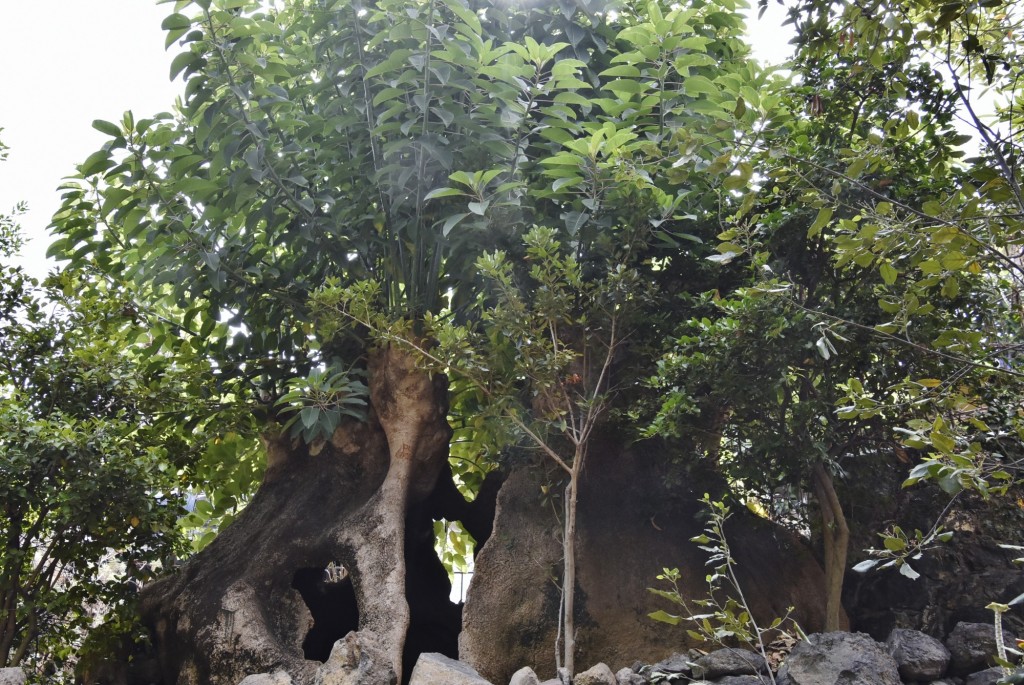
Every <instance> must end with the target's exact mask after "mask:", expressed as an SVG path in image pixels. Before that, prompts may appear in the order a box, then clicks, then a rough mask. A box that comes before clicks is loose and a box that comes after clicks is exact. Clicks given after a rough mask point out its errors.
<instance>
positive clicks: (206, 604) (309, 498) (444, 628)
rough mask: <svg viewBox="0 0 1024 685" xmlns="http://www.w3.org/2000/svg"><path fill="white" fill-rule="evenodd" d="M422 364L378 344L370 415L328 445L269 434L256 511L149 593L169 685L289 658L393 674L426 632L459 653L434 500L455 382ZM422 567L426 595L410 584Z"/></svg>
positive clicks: (241, 672)
mask: <svg viewBox="0 0 1024 685" xmlns="http://www.w3.org/2000/svg"><path fill="white" fill-rule="evenodd" d="M413 362H414V359H413V357H412V356H411V355H409V354H407V353H404V352H403V351H402V350H397V349H395V348H383V349H381V350H379V351H377V352H376V353H374V354H373V355H372V357H371V364H370V379H369V386H370V404H371V411H370V418H369V420H368V422H366V423H355V422H353V423H349V424H347V425H344V426H342V427H341V428H339V429H338V431H336V433H335V435H334V437H333V439H332V440H331V441H330V442H329V443H328V444H327V445H325V446H324V448H323V450H322V451H320V452H319V453H318V454H315V455H314V454H310V453H309V450H308V449H306V448H305V446H303V445H299V444H297V443H295V442H293V441H292V440H291V439H289V438H286V437H269V438H268V439H267V455H268V468H267V472H266V475H265V478H264V482H263V484H262V485H261V487H260V489H259V491H258V492H257V494H256V496H255V497H254V499H253V501H252V502H251V503H250V504H249V506H248V507H247V508H246V510H245V511H244V512H242V514H241V515H240V516H239V518H238V519H237V520H236V521H235V522H234V523H233V524H232V525H230V526H229V527H228V528H227V529H226V530H225V531H223V532H222V533H221V534H220V535H219V536H218V537H217V538H216V539H215V540H214V541H213V542H212V543H211V544H210V545H209V546H208V547H207V548H206V549H205V550H203V551H202V552H201V553H200V554H198V555H196V556H195V557H194V558H192V559H190V560H189V562H188V563H187V564H186V565H185V566H184V567H183V568H182V569H181V570H179V571H178V572H177V573H175V574H174V575H172V576H170V577H167V578H165V579H163V580H161V581H159V582H157V583H154V584H153V585H151V586H149V587H147V588H146V589H145V590H144V591H143V593H142V595H141V597H140V609H141V613H142V616H143V620H144V621H145V623H146V624H147V625H149V626H150V627H151V629H152V632H153V637H154V645H155V648H156V652H157V654H158V656H159V659H160V672H161V677H162V680H163V682H164V683H165V685H200V684H201V685H236V684H237V683H238V682H239V681H240V680H241V679H242V678H243V677H244V676H245V675H247V674H251V673H259V672H269V671H274V670H279V669H283V670H285V671H287V672H288V673H289V674H291V676H292V679H293V682H295V683H296V685H303V684H307V683H310V684H311V683H313V682H314V680H315V679H317V678H319V677H321V676H318V675H317V673H318V671H322V670H323V668H328V667H330V668H334V669H337V668H342V669H345V670H348V671H352V672H353V673H352V674H350V675H349V676H347V677H348V678H349V679H348V680H346V681H345V682H350V683H358V684H360V685H386V684H387V683H395V682H397V681H398V680H399V679H400V678H401V677H402V674H403V669H404V670H405V671H408V670H410V669H411V666H412V664H411V663H408V664H405V663H403V650H404V648H405V646H406V643H407V640H408V639H409V636H410V634H411V633H413V632H415V633H417V634H416V636H415V642H416V644H417V645H418V649H421V651H441V652H445V653H448V654H450V655H452V656H454V655H455V651H456V644H457V643H456V640H457V635H458V629H459V611H458V608H457V607H455V606H454V605H452V604H451V603H450V602H448V591H449V586H448V580H447V575H446V574H445V573H444V570H443V567H441V565H440V562H439V561H438V559H437V557H436V555H434V553H433V549H432V518H434V517H438V518H439V517H440V516H443V515H445V514H444V513H438V512H437V511H434V510H433V508H432V507H433V505H432V504H431V502H432V500H428V497H429V496H430V495H431V493H433V492H434V490H435V486H436V484H437V482H438V475H439V474H440V473H441V472H442V470H444V469H445V466H446V464H447V456H448V451H447V443H448V439H449V437H450V435H451V430H450V428H449V427H448V425H447V422H446V420H445V415H446V410H447V408H446V403H445V399H446V392H447V387H446V384H445V382H444V379H443V378H431V377H430V376H429V375H428V374H427V373H425V372H423V371H421V370H418V369H417V368H416V367H415V365H414V363H413ZM448 477H449V479H450V472H449V475H448ZM448 485H450V483H449V484H448ZM449 489H450V488H449ZM325 570H327V571H328V572H327V573H326V575H325ZM332 570H333V571H332ZM332 573H333V575H332ZM410 578H412V579H414V580H415V582H414V583H413V589H414V590H415V592H416V593H419V594H420V595H429V596H419V595H414V596H411V595H410V592H411V591H412V590H410V585H409V579H410ZM353 631H357V632H353ZM346 634H350V635H349V637H348V638H346V640H345V642H344V644H343V649H342V648H339V649H340V651H339V654H340V655H341V656H339V657H338V659H332V660H331V662H330V663H327V664H325V665H324V666H323V667H321V662H324V661H327V657H328V655H329V654H330V652H331V648H332V647H333V646H334V643H335V641H337V640H339V639H340V638H342V637H344V636H345V635H346ZM342 652H343V654H342ZM411 657H413V658H414V657H415V654H411ZM409 660H410V661H411V659H409Z"/></svg>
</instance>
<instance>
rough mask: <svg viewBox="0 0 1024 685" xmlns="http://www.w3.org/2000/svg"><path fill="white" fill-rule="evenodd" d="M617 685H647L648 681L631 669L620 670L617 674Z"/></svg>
mask: <svg viewBox="0 0 1024 685" xmlns="http://www.w3.org/2000/svg"><path fill="white" fill-rule="evenodd" d="M615 682H616V685H647V679H646V678H644V677H643V676H642V675H640V674H639V673H637V672H636V671H634V670H633V669H631V668H620V669H619V670H618V671H617V672H616V673H615Z"/></svg>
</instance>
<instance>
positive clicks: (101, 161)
mask: <svg viewBox="0 0 1024 685" xmlns="http://www.w3.org/2000/svg"><path fill="white" fill-rule="evenodd" d="M112 166H114V163H113V162H112V161H111V160H110V153H109V152H108V151H106V150H98V151H96V152H94V153H92V154H91V155H89V156H88V157H86V159H85V161H84V162H82V166H81V169H80V171H81V173H82V175H83V176H92V175H93V174H97V173H99V172H101V171H106V170H107V169H109V168H110V167H112Z"/></svg>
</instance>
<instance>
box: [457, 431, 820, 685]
mask: <svg viewBox="0 0 1024 685" xmlns="http://www.w3.org/2000/svg"><path fill="white" fill-rule="evenodd" d="M648 449H651V450H652V451H651V453H649V454H648V453H644V451H643V449H641V448H639V447H638V448H635V449H633V450H628V451H623V450H621V449H618V448H616V447H614V446H612V445H610V444H608V443H607V442H605V441H602V440H601V438H600V437H597V438H595V441H594V444H593V446H592V449H591V453H590V454H589V455H588V457H587V459H588V461H587V465H586V468H585V469H584V472H583V473H582V474H581V478H580V484H579V511H578V517H577V547H576V559H577V561H576V565H577V588H576V601H575V619H576V627H577V635H576V647H577V653H576V661H577V663H595V662H598V661H604V662H605V663H607V664H608V665H609V666H610V667H611V668H612V669H613V670H617V669H619V668H621V667H623V666H625V665H629V664H631V663H633V662H634V661H636V660H638V659H639V660H641V661H646V662H649V663H653V662H655V661H658V660H660V659H663V658H665V657H667V656H669V655H671V654H672V653H674V652H678V651H680V650H681V649H686V648H687V647H690V646H697V645H695V644H693V641H692V640H691V639H690V638H689V637H688V636H687V635H686V634H685V632H684V631H683V630H682V629H681V628H679V629H673V628H671V627H669V626H666V625H665V624H661V623H656V622H655V621H653V620H651V619H649V618H647V614H648V613H650V612H652V611H655V610H657V609H666V610H669V611H671V610H672V607H671V606H669V605H667V604H666V603H664V601H663V600H660V599H659V598H657V597H656V596H655V595H653V594H651V593H650V592H648V591H647V588H648V587H651V586H654V585H656V584H657V580H656V579H655V576H656V575H657V574H658V573H660V572H661V570H662V569H663V568H665V567H679V568H680V569H682V571H683V574H684V582H683V585H682V589H683V590H684V592H685V593H686V594H687V595H688V596H689V597H691V598H698V597H703V596H705V594H706V592H707V586H706V584H705V582H704V577H705V575H706V573H707V570H706V568H705V566H704V564H705V561H706V558H705V556H704V553H703V552H701V551H700V550H699V549H698V548H697V546H696V545H694V544H692V543H690V542H689V539H690V538H691V537H692V536H694V535H697V534H699V533H700V532H702V529H703V519H702V518H701V505H700V503H699V502H698V500H697V498H698V497H699V496H700V495H701V494H703V493H704V492H705V491H706V489H707V488H711V489H712V491H714V488H713V487H712V485H711V484H710V483H709V482H707V481H704V482H691V483H690V484H688V485H681V484H679V483H673V482H671V480H670V478H669V477H670V475H671V474H670V473H669V472H667V471H665V470H664V469H665V465H666V463H667V460H666V459H665V458H664V454H663V453H662V452H660V451H657V450H656V448H653V447H652V448H648ZM550 477H551V478H552V479H556V478H557V477H558V474H556V473H555V472H554V471H552V472H551V473H550ZM556 482H557V481H556ZM551 484H552V483H550V482H546V477H545V475H544V474H543V472H542V470H541V469H538V468H533V469H531V468H516V469H514V470H513V471H512V472H511V474H510V475H509V478H508V480H507V481H506V482H505V484H504V486H503V487H502V490H501V491H500V493H499V495H498V513H497V515H496V518H495V522H494V532H493V534H492V535H491V538H490V539H489V540H488V542H487V544H485V545H484V546H483V549H481V551H480V553H479V554H478V556H477V558H476V574H475V575H474V578H473V584H472V585H471V586H470V590H469V596H468V599H467V602H466V607H465V610H464V612H463V632H462V635H461V636H460V638H459V647H460V656H461V658H462V659H463V660H465V661H467V662H468V663H470V664H471V665H472V666H473V667H474V668H476V669H477V670H478V671H479V672H480V674H481V675H483V676H484V677H485V678H487V679H488V680H490V681H492V682H495V683H498V682H508V680H509V678H511V676H512V674H513V673H514V672H515V671H516V670H517V669H520V668H522V667H523V666H526V665H529V666H531V667H533V668H534V669H535V670H536V671H537V673H538V675H539V676H540V677H541V678H542V679H543V678H549V677H552V676H553V675H554V664H555V635H556V627H557V616H558V605H559V590H558V587H557V585H556V583H557V581H558V579H559V577H560V570H561V565H562V558H561V552H562V545H561V541H560V540H559V538H558V530H559V526H558V523H557V520H556V518H555V516H554V513H553V511H554V510H556V509H557V510H560V509H561V504H560V502H557V501H556V502H553V503H549V504H548V505H547V506H545V505H544V503H543V502H542V497H541V486H542V485H548V486H550V485H551ZM558 490H559V489H557V488H552V487H549V488H548V491H549V492H557V491H558ZM728 533H729V536H730V538H729V540H730V543H731V546H732V549H733V550H734V556H735V557H736V559H737V561H738V565H739V568H738V572H739V573H740V581H741V583H742V584H743V588H744V592H745V593H746V596H747V598H748V600H749V601H750V602H751V604H752V607H751V608H752V609H753V611H754V614H755V615H756V616H757V618H758V619H759V620H760V621H762V622H764V624H767V623H768V622H769V621H770V620H771V618H773V617H775V616H781V615H783V614H785V612H786V609H787V607H789V606H794V607H796V611H795V617H796V619H797V620H798V621H799V622H800V625H801V626H802V627H803V628H804V629H805V630H808V631H813V630H819V629H820V628H821V627H822V626H823V625H824V618H825V616H824V607H825V584H824V574H823V573H822V570H821V567H820V566H819V565H818V563H817V562H816V561H815V560H814V558H813V555H812V554H811V552H810V551H809V550H808V549H807V548H806V547H805V546H804V545H803V543H802V542H801V541H800V540H799V539H798V538H797V537H796V536H795V535H793V534H792V533H789V532H788V531H786V530H784V529H782V528H779V527H777V526H773V525H772V524H770V523H768V522H766V521H763V520H761V519H758V518H757V517H755V516H753V515H752V514H749V513H748V512H746V511H736V513H735V515H734V517H733V519H732V520H731V521H730V525H729V526H728ZM495 617H500V620H495Z"/></svg>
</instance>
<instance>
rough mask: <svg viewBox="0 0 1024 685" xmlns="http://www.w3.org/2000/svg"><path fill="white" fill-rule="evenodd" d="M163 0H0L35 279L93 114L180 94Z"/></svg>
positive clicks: (770, 34) (116, 113)
mask: <svg viewBox="0 0 1024 685" xmlns="http://www.w3.org/2000/svg"><path fill="white" fill-rule="evenodd" d="M155 1H156V0H0V7H3V10H4V13H3V20H2V21H0V128H2V129H3V131H2V132H0V140H3V142H4V143H5V144H6V145H7V146H8V147H10V150H9V153H10V154H9V157H8V159H7V161H6V162H4V163H0V212H7V211H8V210H10V209H11V208H12V207H13V206H14V205H15V204H16V203H17V202H19V201H22V200H24V201H25V202H27V203H28V206H29V212H28V213H27V214H25V215H24V216H23V217H22V218H21V225H22V228H23V230H24V233H25V237H26V238H28V239H29V243H28V245H27V246H26V248H25V249H24V250H23V252H22V260H21V263H22V264H23V265H24V266H25V267H26V268H27V269H28V270H29V272H30V273H32V274H33V275H34V276H36V277H42V276H44V275H45V274H46V272H47V271H48V270H49V269H50V268H52V266H53V264H52V263H47V262H46V260H45V257H44V255H45V253H46V248H47V247H48V246H49V244H50V242H51V239H50V237H49V235H48V234H47V231H46V227H47V225H48V224H49V222H50V217H51V216H52V215H53V213H54V212H55V211H56V210H57V208H58V207H59V206H60V194H59V193H58V192H57V187H58V186H59V185H60V183H61V179H62V178H63V177H65V176H67V175H69V174H71V173H73V172H74V168H75V165H76V164H78V163H80V162H82V161H83V160H84V159H85V158H86V157H87V156H88V155H89V154H90V153H92V152H94V151H96V150H97V149H98V148H99V146H100V145H102V144H103V142H104V140H105V138H106V137H105V136H104V135H103V134H101V133H99V132H98V131H95V130H93V128H92V121H93V120H94V119H106V120H108V121H113V122H118V121H120V119H121V116H122V114H123V113H124V112H125V110H129V109H130V110H132V111H133V113H134V114H135V117H136V119H139V118H143V117H147V116H151V115H153V114H155V113H157V112H163V111H169V110H170V109H171V107H172V106H173V104H174V99H175V97H176V96H177V95H178V94H179V93H180V91H181V86H180V83H171V82H170V81H169V80H168V72H169V69H170V63H171V60H172V59H173V58H174V56H175V55H176V54H177V53H178V52H179V51H180V48H178V47H176V46H173V45H172V46H171V48H170V49H169V50H167V51H165V50H164V47H163V46H164V32H163V31H162V30H161V28H160V23H161V22H162V21H163V18H164V17H165V16H167V15H169V14H171V12H172V11H173V5H172V4H162V5H157V4H155ZM753 4H756V2H754V3H753ZM782 16H783V15H782V12H781V9H780V8H779V7H778V5H777V4H776V3H775V2H774V0H772V2H770V3H769V9H768V13H766V14H765V17H764V19H763V20H762V21H760V22H758V21H757V20H756V19H754V18H751V20H750V22H749V23H750V32H751V37H752V42H753V43H754V46H755V54H757V55H758V57H760V58H761V59H763V60H765V61H772V62H779V61H782V60H783V59H785V56H786V55H787V54H788V46H787V45H786V41H788V40H789V35H790V32H789V31H780V30H779V25H780V24H781V21H782V19H781V17H782Z"/></svg>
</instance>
